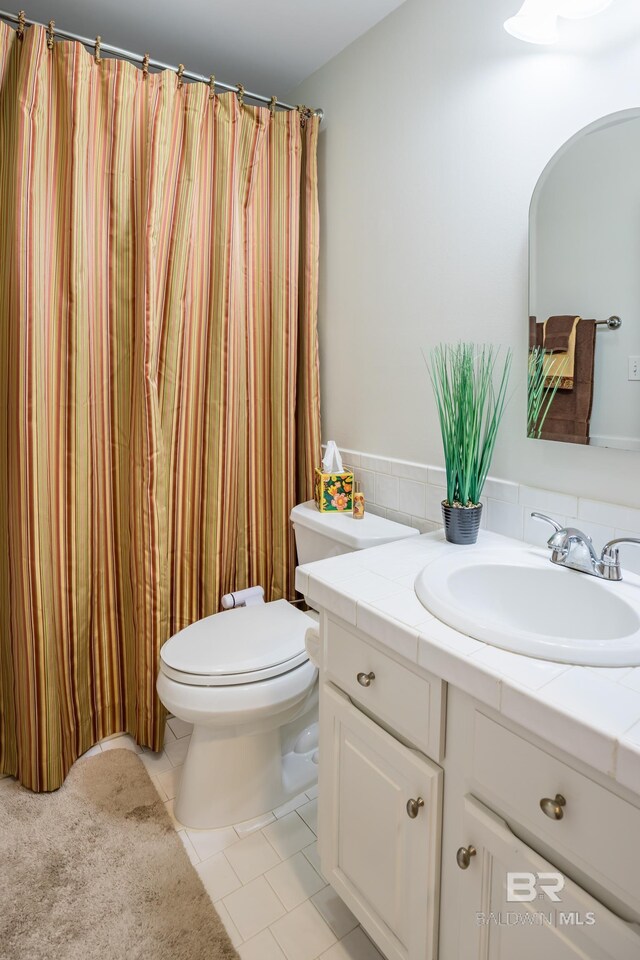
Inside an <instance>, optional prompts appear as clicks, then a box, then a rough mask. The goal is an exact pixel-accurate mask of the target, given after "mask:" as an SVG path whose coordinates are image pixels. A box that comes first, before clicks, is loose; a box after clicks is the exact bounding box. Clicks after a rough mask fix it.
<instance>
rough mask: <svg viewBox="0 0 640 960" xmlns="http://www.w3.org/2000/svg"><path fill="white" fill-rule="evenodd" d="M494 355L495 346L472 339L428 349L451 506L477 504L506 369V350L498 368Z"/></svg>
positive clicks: (498, 415)
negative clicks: (478, 342) (471, 341)
mask: <svg viewBox="0 0 640 960" xmlns="http://www.w3.org/2000/svg"><path fill="white" fill-rule="evenodd" d="M499 354H500V349H499V348H496V347H494V346H492V345H490V344H476V343H455V344H451V343H441V344H438V346H436V347H434V349H433V350H432V351H431V356H430V361H429V363H428V369H429V375H430V377H431V383H432V386H433V392H434V395H435V399H436V406H437V409H438V417H439V420H440V429H441V432H442V446H443V449H444V461H445V469H446V474H447V502H448V504H450V505H456V504H457V505H460V506H465V507H470V506H476V505H477V504H479V503H480V495H481V494H482V488H483V487H484V483H485V480H486V479H487V474H488V473H489V467H490V464H491V458H492V456H493V451H494V448H495V444H496V437H497V434H498V427H499V426H500V421H501V420H502V415H503V413H504V408H505V402H506V392H507V384H508V381H509V373H510V370H511V350H507V351H506V356H505V357H504V361H503V362H502V363H501V364H500V365H499V366H498V358H499Z"/></svg>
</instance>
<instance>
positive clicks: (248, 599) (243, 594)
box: [220, 587, 264, 610]
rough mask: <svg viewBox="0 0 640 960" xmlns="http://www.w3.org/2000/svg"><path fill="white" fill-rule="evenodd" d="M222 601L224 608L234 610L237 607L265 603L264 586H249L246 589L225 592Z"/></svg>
mask: <svg viewBox="0 0 640 960" xmlns="http://www.w3.org/2000/svg"><path fill="white" fill-rule="evenodd" d="M220 603H221V604H222V609H223V610H233V609H235V607H255V606H256V605H257V604H260V603H264V587H247V589H246V590H236V591H235V593H225V595H224V596H223V598H222V600H221V601H220Z"/></svg>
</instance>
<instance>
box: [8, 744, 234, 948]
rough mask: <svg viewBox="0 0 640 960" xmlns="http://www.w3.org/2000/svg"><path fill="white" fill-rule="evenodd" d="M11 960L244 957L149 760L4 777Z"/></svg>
mask: <svg viewBox="0 0 640 960" xmlns="http://www.w3.org/2000/svg"><path fill="white" fill-rule="evenodd" d="M0 958H2V960H143V958H144V960H238V954H237V953H236V951H235V949H234V948H233V946H232V944H231V941H230V940H229V937H228V935H227V932H226V930H225V929H224V927H223V925H222V921H221V920H220V918H219V917H218V914H217V913H216V911H215V908H214V906H213V904H212V903H211V900H210V899H209V897H208V895H207V893H206V891H205V889H204V887H203V886H202V883H201V881H200V877H199V876H198V874H197V873H196V871H195V870H194V868H193V866H192V865H191V862H190V861H189V858H188V856H187V853H186V851H185V849H184V847H183V845H182V843H181V841H180V837H179V836H178V834H177V833H176V831H175V830H174V828H173V826H172V823H171V820H170V819H169V816H168V814H167V812H166V810H165V809H164V805H163V803H162V801H161V800H160V798H159V797H158V794H157V793H156V790H155V788H154V786H153V784H152V783H151V780H150V779H149V776H148V774H147V771H146V770H145V768H144V765H143V763H142V762H141V760H140V759H139V757H138V756H137V755H136V754H135V753H133V752H132V751H131V750H120V749H116V750H108V751H105V752H104V753H101V754H97V755H96V756H93V757H88V758H87V759H85V760H82V759H81V760H79V761H78V762H77V763H76V764H75V765H74V766H73V768H72V769H71V772H70V773H69V776H68V777H67V779H66V781H65V783H64V784H63V785H62V787H60V789H59V790H57V791H55V792H54V793H46V794H42V793H41V794H35V793H31V792H30V791H29V790H26V789H25V788H24V787H21V786H20V785H19V784H18V783H17V782H16V781H14V780H13V779H9V778H7V779H3V780H0Z"/></svg>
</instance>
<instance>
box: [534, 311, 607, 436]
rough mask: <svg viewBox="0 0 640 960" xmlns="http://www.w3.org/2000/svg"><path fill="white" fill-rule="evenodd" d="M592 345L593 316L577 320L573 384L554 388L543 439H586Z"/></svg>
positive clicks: (593, 343)
mask: <svg viewBox="0 0 640 960" xmlns="http://www.w3.org/2000/svg"><path fill="white" fill-rule="evenodd" d="M595 348H596V324H595V320H580V321H579V322H578V325H577V327H576V348H575V366H574V387H573V390H558V391H557V392H556V394H555V396H554V398H553V400H552V402H551V406H550V408H549V413H548V414H547V417H546V419H545V422H544V426H543V428H542V439H543V440H565V441H566V442H568V443H583V444H588V443H589V422H590V420H591V406H592V404H593V368H594V361H595Z"/></svg>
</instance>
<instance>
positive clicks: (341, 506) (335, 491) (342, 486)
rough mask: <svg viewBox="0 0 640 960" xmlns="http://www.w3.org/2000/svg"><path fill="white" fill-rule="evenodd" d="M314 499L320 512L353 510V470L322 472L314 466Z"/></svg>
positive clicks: (346, 511)
mask: <svg viewBox="0 0 640 960" xmlns="http://www.w3.org/2000/svg"><path fill="white" fill-rule="evenodd" d="M314 499H315V501H316V507H317V508H318V510H320V511H321V513H333V512H338V513H348V512H350V511H351V510H353V472H349V471H343V472H342V473H323V472H322V470H321V469H320V467H316V482H315V495H314Z"/></svg>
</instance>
